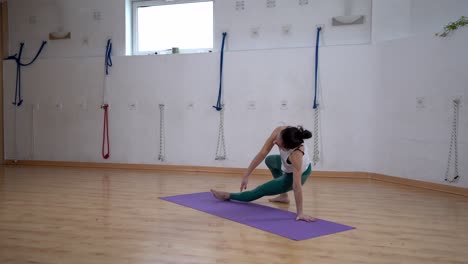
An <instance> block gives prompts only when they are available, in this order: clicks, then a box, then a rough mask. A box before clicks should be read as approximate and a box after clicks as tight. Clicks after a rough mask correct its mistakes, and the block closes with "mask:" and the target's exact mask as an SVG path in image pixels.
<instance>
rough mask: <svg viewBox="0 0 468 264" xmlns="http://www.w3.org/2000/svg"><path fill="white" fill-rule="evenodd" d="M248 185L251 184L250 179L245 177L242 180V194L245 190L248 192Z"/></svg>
mask: <svg viewBox="0 0 468 264" xmlns="http://www.w3.org/2000/svg"><path fill="white" fill-rule="evenodd" d="M247 183H249V177H245V176H244V177H243V178H242V182H241V186H240V191H241V192H242V191H243V190H246V189H247Z"/></svg>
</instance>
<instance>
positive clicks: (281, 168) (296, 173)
mask: <svg viewBox="0 0 468 264" xmlns="http://www.w3.org/2000/svg"><path fill="white" fill-rule="evenodd" d="M311 137H312V133H311V132H310V131H308V130H304V129H303V128H302V127H301V126H298V127H290V126H281V127H277V128H276V129H275V130H273V133H271V135H270V137H269V138H268V139H267V141H266V142H265V144H264V145H263V147H262V149H261V150H260V152H258V154H257V155H256V156H255V158H254V159H253V160H252V162H251V163H250V165H249V168H248V169H247V171H246V172H245V174H244V176H243V178H242V183H241V186H240V191H241V192H238V193H228V192H222V191H216V190H213V189H212V190H211V192H212V193H213V196H214V197H216V198H217V199H219V200H224V201H226V200H236V201H243V202H250V201H253V200H257V199H259V198H261V197H263V196H268V195H276V194H278V196H277V197H275V198H273V199H270V202H280V203H289V197H288V192H289V191H291V190H293V191H294V198H295V200H296V209H297V216H296V220H303V221H307V222H311V221H315V218H313V217H311V216H309V215H305V214H304V212H303V211H302V185H303V184H304V182H305V181H306V180H307V178H308V177H309V176H310V173H311V172H312V164H311V162H310V158H309V154H308V153H307V147H306V145H305V144H304V139H308V138H311ZM274 145H277V146H278V148H279V152H280V155H270V156H268V157H267V155H268V153H270V151H271V149H272V148H273V146H274ZM265 157H266V159H265ZM264 159H265V164H266V165H267V167H268V169H270V171H271V174H272V175H273V178H274V179H273V180H271V181H269V182H266V183H264V184H262V185H260V186H258V187H257V188H255V189H253V190H250V191H245V192H243V190H246V189H247V183H248V181H249V176H250V174H251V173H252V171H253V170H254V169H255V168H256V167H257V166H258V165H259V164H260V163H261V162H262V161H263V160H264Z"/></svg>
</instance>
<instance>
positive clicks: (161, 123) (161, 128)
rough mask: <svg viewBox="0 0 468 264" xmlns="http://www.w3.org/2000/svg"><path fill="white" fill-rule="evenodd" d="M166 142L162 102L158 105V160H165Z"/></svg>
mask: <svg viewBox="0 0 468 264" xmlns="http://www.w3.org/2000/svg"><path fill="white" fill-rule="evenodd" d="M165 153H166V144H165V135H164V104H160V105H159V156H158V159H159V160H160V161H165V160H166V154H165Z"/></svg>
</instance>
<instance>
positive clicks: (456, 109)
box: [445, 99, 460, 183]
mask: <svg viewBox="0 0 468 264" xmlns="http://www.w3.org/2000/svg"><path fill="white" fill-rule="evenodd" d="M459 108H460V99H454V100H453V121H452V136H451V138H450V148H449V154H448V161H447V170H446V171H445V181H447V182H450V183H452V182H456V181H458V179H459V178H460V174H459V173H458V142H457V139H458V112H459ZM452 150H453V155H454V165H455V167H454V171H453V172H454V177H453V178H452V179H449V172H450V161H451V159H452Z"/></svg>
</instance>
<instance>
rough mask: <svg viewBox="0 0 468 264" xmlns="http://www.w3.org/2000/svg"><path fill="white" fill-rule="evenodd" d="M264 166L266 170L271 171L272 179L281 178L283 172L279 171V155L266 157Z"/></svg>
mask: <svg viewBox="0 0 468 264" xmlns="http://www.w3.org/2000/svg"><path fill="white" fill-rule="evenodd" d="M265 164H266V165H267V167H268V169H269V170H270V171H271V175H273V178H275V179H276V178H279V177H281V176H283V171H282V170H281V156H280V155H270V156H268V157H266V159H265Z"/></svg>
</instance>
